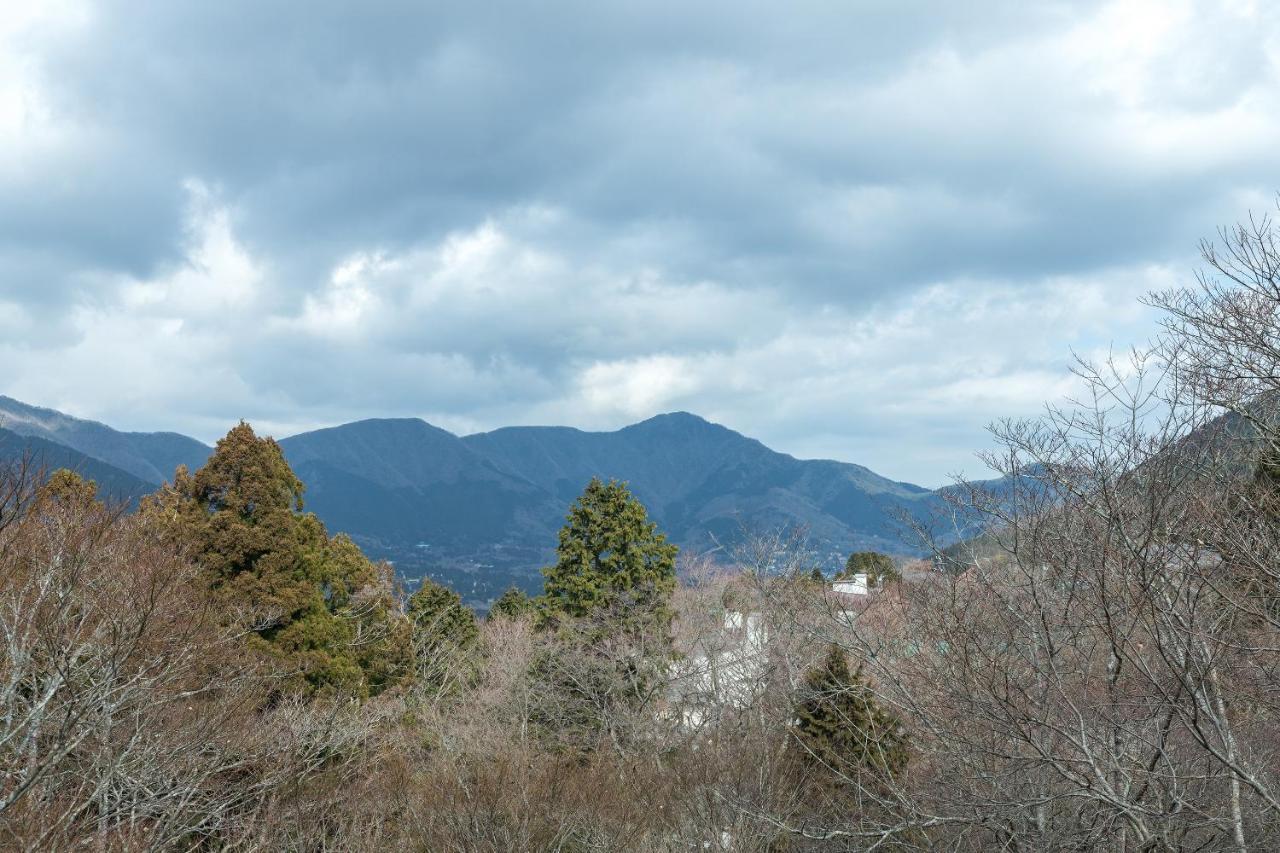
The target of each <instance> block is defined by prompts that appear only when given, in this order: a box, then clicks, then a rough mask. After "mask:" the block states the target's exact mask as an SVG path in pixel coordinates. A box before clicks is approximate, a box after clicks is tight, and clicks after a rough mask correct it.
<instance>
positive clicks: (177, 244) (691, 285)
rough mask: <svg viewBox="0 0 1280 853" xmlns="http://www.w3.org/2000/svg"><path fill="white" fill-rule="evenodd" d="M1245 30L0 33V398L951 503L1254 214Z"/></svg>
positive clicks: (617, 26)
mask: <svg viewBox="0 0 1280 853" xmlns="http://www.w3.org/2000/svg"><path fill="white" fill-rule="evenodd" d="M25 5H33V6H34V5H40V6H41V7H42V8H41V11H39V12H28V11H23V10H22V8H21V7H22V6H25ZM1277 5H1278V4H1274V3H1270V2H1264V0H1259V2H1256V3H1254V2H1245V0H1238V2H1227V0H1224V1H1223V2H1218V3H1204V4H1195V3H1179V2H1174V0H1168V2H1151V3H1143V2H1120V3H1086V2H1079V3H1061V4H1055V3H1047V2H1043V3H1041V2H1037V3H1027V2H1023V0H1011V2H990V3H985V4H978V3H969V2H965V3H954V2H944V0H938V2H933V3H913V2H909V1H908V0H886V2H880V3H871V2H824V3H815V2H788V3H776V2H770V3H756V2H752V0H733V1H732V2H724V3H716V2H699V3H688V2H673V3H666V2H661V0H646V2H643V3H632V2H626V3H622V2H619V3H602V2H599V0H584V2H580V3H560V2H547V3H529V2H516V3H510V4H507V3H497V2H486V3H456V4H449V5H444V4H430V3H423V2H384V3H375V2H367V1H366V2H361V3H329V2H316V1H315V0H313V2H308V3H306V4H299V3H272V2H264V0H251V2H230V0H219V2H213V3H210V2H201V3H176V2H173V3H170V2H163V3H145V4H144V3H137V2H133V3H112V2H103V3H79V2H66V3H45V4H18V3H9V4H4V7H3V11H0V364H3V366H4V367H3V371H2V372H0V393H7V394H9V395H11V396H14V397H17V398H19V399H21V400H24V401H26V402H30V403H35V404H39V405H45V406H51V407H54V408H58V409H62V410H64V411H67V412H70V413H72V414H76V415H80V416H84V417H91V418H95V419H99V420H103V421H106V422H107V423H110V424H112V425H114V426H117V427H120V428H127V429H175V430H179V431H182V432H186V433H189V434H191V435H194V436H196V437H198V438H201V439H204V440H210V441H211V440H213V439H215V438H217V437H218V436H219V435H221V434H222V433H223V432H225V430H226V429H227V428H228V427H229V426H230V425H231V424H233V423H234V422H235V421H236V419H238V418H242V417H243V418H247V419H249V420H251V421H252V422H253V423H254V424H255V426H258V427H260V428H261V429H263V430H265V431H267V432H272V433H274V434H276V435H281V436H282V435H286V434H289V433H292V432H297V431H300V430H304V429H309V428H313V427H316V426H323V425H331V424H335V423H340V422H343V421H348V420H355V419H359V418H366V417H382V416H418V417H422V418H425V419H427V420H429V421H431V422H432V423H435V424H438V425H440V426H444V427H446V428H448V429H451V430H454V431H455V432H460V433H465V432H472V431H477V430H483V429H489V428H493V427H496V426H502V425H508V424H534V423H537V424H546V423H556V424H569V425H573V426H578V427H583V428H588V429H612V428H616V427H618V426H621V425H624V424H627V423H630V422H633V421H636V420H639V419H642V418H645V417H648V416H650V415H653V414H655V413H658V412H664V411H673V410H679V409H683V410H689V411H693V412H696V413H699V414H701V415H703V416H705V417H707V418H710V419H712V420H715V421H718V422H721V423H724V424H725V425H727V426H730V427H732V428H734V429H737V430H739V431H741V432H744V433H746V434H748V435H751V436H754V437H757V438H760V439H761V440H763V441H765V442H766V443H767V444H769V445H771V446H773V447H775V448H776V449H779V450H783V451H787V452H790V453H793V454H795V455H797V456H802V457H833V458H837V459H842V460H847V461H854V462H859V463H862V464H865V465H868V466H869V467H871V468H873V469H875V470H876V471H878V472H880V473H883V474H886V475H889V476H892V477H896V478H899V479H907V480H911V481H914V482H918V483H921V484H924V485H937V484H940V483H942V482H944V481H946V479H947V475H948V474H949V473H953V472H957V471H965V472H967V473H970V474H977V473H979V472H980V470H981V469H980V465H978V463H977V462H976V461H975V459H974V457H973V452H974V451H975V450H976V449H978V448H981V447H984V446H986V444H987V438H986V436H985V433H984V430H983V427H984V425H985V424H986V423H987V422H989V421H991V420H992V419H993V418H997V417H1001V416H1006V415H1012V416H1017V415H1026V414H1033V413H1034V412H1035V411H1036V410H1037V409H1038V407H1039V406H1040V405H1041V404H1042V403H1043V402H1044V401H1045V400H1053V399H1058V398H1060V397H1061V396H1062V395H1063V394H1066V393H1068V392H1069V390H1070V381H1069V375H1068V373H1067V370H1066V368H1067V365H1068V363H1069V360H1070V353H1071V351H1072V349H1075V350H1077V351H1080V352H1084V353H1092V352H1098V351H1102V350H1105V348H1106V347H1107V346H1109V345H1110V344H1113V343H1114V344H1115V345H1117V346H1126V345H1128V344H1130V343H1133V342H1137V341H1141V340H1144V339H1145V338H1147V337H1148V336H1149V335H1150V334H1151V332H1152V331H1153V330H1154V318H1153V317H1152V316H1151V315H1150V314H1149V313H1148V312H1147V311H1146V310H1145V309H1143V308H1142V307H1141V306H1140V305H1139V303H1138V301H1137V300H1138V297H1139V296H1140V295H1141V294H1143V293H1144V292H1146V291H1148V290H1150V289H1152V288H1161V287H1167V286H1172V285H1175V284H1179V283H1183V282H1186V281H1188V280H1189V279H1190V277H1191V275H1192V274H1193V272H1194V270H1195V269H1196V254H1195V246H1196V241H1197V240H1198V239H1199V238H1200V237H1202V236H1206V235H1211V234H1212V233H1213V232H1214V230H1215V229H1216V228H1217V227H1218V226H1221V225H1224V224H1229V223H1231V222H1233V221H1235V220H1237V219H1239V218H1241V217H1242V216H1244V215H1246V214H1247V213H1248V211H1249V210H1251V209H1252V210H1257V211H1264V210H1267V209H1269V208H1271V207H1272V206H1273V204H1274V193H1275V191H1276V190H1277V189H1280V79H1278V78H1280V14H1278V12H1280V10H1278V9H1277Z"/></svg>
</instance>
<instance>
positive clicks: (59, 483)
mask: <svg viewBox="0 0 1280 853" xmlns="http://www.w3.org/2000/svg"><path fill="white" fill-rule="evenodd" d="M38 499H39V500H41V501H45V502H50V503H55V504H59V505H62V506H66V507H84V508H88V507H90V506H93V505H98V506H99V507H100V506H101V502H100V501H99V500H98V486H97V484H96V483H94V482H93V481H92V480H86V479H84V478H83V477H81V476H80V475H79V474H77V473H75V472H74V471H72V470H71V469H69V468H59V469H58V470H57V471H54V472H53V473H52V474H51V475H49V480H48V482H46V483H45V484H44V486H43V487H41V488H40V490H39V494H38Z"/></svg>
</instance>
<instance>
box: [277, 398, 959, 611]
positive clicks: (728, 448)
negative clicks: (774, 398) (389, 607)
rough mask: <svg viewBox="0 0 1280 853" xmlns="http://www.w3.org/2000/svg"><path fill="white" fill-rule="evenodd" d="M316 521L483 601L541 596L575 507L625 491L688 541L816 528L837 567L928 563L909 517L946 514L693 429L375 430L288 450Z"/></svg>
mask: <svg viewBox="0 0 1280 853" xmlns="http://www.w3.org/2000/svg"><path fill="white" fill-rule="evenodd" d="M280 444H281V447H282V448H283V449H284V452H285V456H286V457H287V458H288V460H289V463H290V464H291V465H292V466H293V467H294V469H295V470H296V471H297V472H298V474H299V476H300V477H302V479H303V481H304V482H305V483H306V484H307V493H306V503H307V507H308V508H309V509H311V510H313V511H315V512H316V513H317V514H318V515H319V516H320V517H321V518H322V519H324V521H325V523H326V524H327V525H328V526H329V527H330V528H331V529H334V530H343V531H347V532H349V533H351V534H352V535H353V536H355V537H356V538H357V540H358V541H360V542H361V544H362V545H364V546H365V547H366V548H368V549H369V550H371V551H372V552H374V553H377V554H378V555H380V556H386V557H389V558H391V559H393V560H395V562H396V564H397V565H398V566H399V567H400V568H401V570H402V571H403V573H404V574H405V575H406V576H408V577H411V578H412V577H416V576H418V575H421V574H431V575H433V576H435V577H438V578H441V579H444V580H447V581H448V582H449V583H451V584H452V585H454V586H455V587H457V588H459V589H460V591H462V592H463V593H464V594H471V593H473V594H474V596H475V597H476V598H477V599H479V600H482V601H483V600H485V599H486V598H488V597H491V596H492V595H495V594H497V592H500V591H501V585H504V584H508V583H517V584H519V585H521V586H524V587H526V588H530V589H536V588H537V586H538V584H539V582H540V578H539V576H538V574H537V569H538V568H539V567H540V566H542V565H545V564H546V563H547V562H548V561H549V560H550V559H551V556H552V551H553V549H554V547H555V544H556V531H557V530H558V528H559V526H560V525H561V523H562V522H563V519H564V515H565V512H566V511H567V508H568V505H569V503H570V502H572V501H573V500H574V499H575V498H576V497H577V496H578V495H579V494H580V493H581V492H582V489H583V487H584V486H585V485H586V483H587V482H588V481H589V480H590V479H591V478H592V477H602V478H616V479H620V480H625V481H627V482H628V483H629V484H630V487H631V490H632V491H633V493H634V494H635V495H636V496H637V497H638V498H640V500H641V501H642V502H643V503H644V504H645V505H646V507H647V508H648V509H649V512H650V514H651V516H652V517H653V518H654V520H656V521H657V522H658V523H659V525H660V526H661V528H662V529H663V530H664V531H665V532H666V533H667V534H668V536H669V537H670V538H671V539H672V540H673V541H675V542H677V543H679V544H681V545H683V546H685V547H695V548H714V547H716V546H717V545H732V544H733V543H734V541H735V540H737V539H738V538H739V537H740V536H741V534H742V532H743V531H744V530H752V529H772V528H777V527H781V526H789V527H798V526H803V527H805V528H806V529H807V530H808V531H809V535H810V540H811V542H812V544H813V545H814V547H815V550H817V552H818V553H819V554H820V556H822V557H823V558H824V559H825V560H826V561H827V562H828V563H829V564H830V565H831V566H832V567H834V566H836V565H838V564H841V563H842V562H843V560H844V558H845V556H847V554H848V553H849V551H851V550H854V549H858V548H876V549H880V550H886V551H890V552H895V553H911V552H913V551H915V550H916V549H915V547H914V544H915V543H914V542H913V540H911V539H910V534H909V532H908V530H907V529H906V527H905V525H904V524H903V522H902V521H901V520H900V519H899V518H898V515H900V514H903V513H905V514H906V515H908V516H911V517H916V518H919V517H923V516H925V515H927V514H928V513H929V512H931V511H932V510H933V509H934V508H935V507H936V506H937V505H938V502H939V501H938V498H937V497H936V495H935V493H933V492H931V491H930V490H928V489H923V488H920V487H919V486H912V485H909V484H905V483H898V482H894V481H892V480H889V479H886V478H884V477H881V476H879V475H877V474H875V473H874V472H872V471H870V470H868V469H866V468H864V467H862V466H859V465H850V464H845V463H841V462H833V461H828V460H799V459H795V458H794V457H791V456H788V455H786V454H783V453H778V452H776V451H773V450H770V449H769V448H767V447H765V446H764V445H763V444H761V443H760V442H759V441H756V440H754V439H750V438H747V437H745V436H743V435H741V434H739V433H737V432H734V431H733V430H730V429H727V428H725V427H723V426H720V425H717V424H713V423H710V422H708V421H706V420H703V419H702V418H699V417H697V416H695V415H690V414H686V413H675V414H669V415H659V416H657V417H654V418H651V419H649V420H647V421H644V422H642V423H638V424H634V425H632V426H629V427H625V428H623V429H620V430H617V431H614V432H584V431H582V430H578V429H572V428H567V427H507V428H504V429H499V430H495V431H493V432H488V433H480V434H476V435H469V436H465V437H462V438H459V437H457V436H455V435H453V434H452V433H449V432H446V431H445V430H442V429H439V428H437V427H433V426H431V425H430V424H427V423H425V422H423V421H420V420H413V419H399V420H368V421H359V422H357V423H352V424H346V425H344V426H340V427H334V428H331V429H324V430H317V431H315V432H309V433H302V434H300V435H296V436H292V437H290V438H286V439H283V440H282V441H281V442H280Z"/></svg>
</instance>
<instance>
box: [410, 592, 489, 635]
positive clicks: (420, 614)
mask: <svg viewBox="0 0 1280 853" xmlns="http://www.w3.org/2000/svg"><path fill="white" fill-rule="evenodd" d="M408 613H409V619H410V621H411V622H412V623H413V634H414V637H415V638H422V639H429V640H430V642H431V644H432V645H439V644H442V643H446V642H447V643H453V644H455V645H458V646H468V647H469V646H473V645H475V642H476V640H477V639H479V637H480V628H479V626H478V625H477V624H476V615H475V613H473V612H472V610H471V608H470V607H467V606H466V605H464V604H463V603H462V598H461V597H459V595H458V594H457V593H456V592H454V591H453V590H451V589H449V588H448V587H445V586H441V585H440V584H438V583H436V582H435V581H433V580H431V579H429V578H427V579H424V580H423V581H422V586H421V587H419V589H418V591H417V592H415V593H414V594H413V595H411V596H409V606H408Z"/></svg>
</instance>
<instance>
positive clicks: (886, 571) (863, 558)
mask: <svg viewBox="0 0 1280 853" xmlns="http://www.w3.org/2000/svg"><path fill="white" fill-rule="evenodd" d="M861 574H865V575H866V576H867V586H868V587H879V586H885V585H887V584H891V583H894V582H896V581H900V580H902V574H901V573H900V572H899V571H898V567H897V565H895V564H894V562H893V558H892V557H890V556H889V555H888V554H881V553H880V552H879V551H855V552H853V553H852V554H850V555H849V559H848V560H846V561H845V564H844V571H842V572H841V573H840V574H839V575H838V577H841V578H850V577H853V576H854V575H861Z"/></svg>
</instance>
